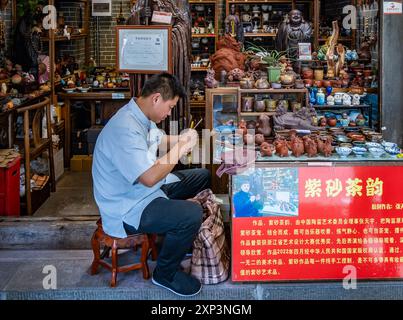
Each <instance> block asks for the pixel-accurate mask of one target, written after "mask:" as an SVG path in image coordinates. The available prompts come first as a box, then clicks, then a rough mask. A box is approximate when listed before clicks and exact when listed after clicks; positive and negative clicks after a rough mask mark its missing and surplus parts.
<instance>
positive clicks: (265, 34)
mask: <svg viewBox="0 0 403 320" xmlns="http://www.w3.org/2000/svg"><path fill="white" fill-rule="evenodd" d="M276 35H277V34H276V33H267V32H256V33H255V32H248V33H245V34H244V36H245V37H276Z"/></svg>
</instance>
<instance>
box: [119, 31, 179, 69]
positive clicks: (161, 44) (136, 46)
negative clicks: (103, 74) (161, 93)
mask: <svg viewBox="0 0 403 320" xmlns="http://www.w3.org/2000/svg"><path fill="white" fill-rule="evenodd" d="M171 39H172V27H171V26H170V25H151V26H117V27H116V66H117V68H118V70H119V71H120V72H128V73H146V74H147V73H160V72H169V73H172V41H171Z"/></svg>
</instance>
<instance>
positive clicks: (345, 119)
mask: <svg viewBox="0 0 403 320" xmlns="http://www.w3.org/2000/svg"><path fill="white" fill-rule="evenodd" d="M340 123H341V125H342V126H343V127H348V124H349V123H350V118H349V117H348V115H347V113H345V112H343V114H342V116H341V119H340Z"/></svg>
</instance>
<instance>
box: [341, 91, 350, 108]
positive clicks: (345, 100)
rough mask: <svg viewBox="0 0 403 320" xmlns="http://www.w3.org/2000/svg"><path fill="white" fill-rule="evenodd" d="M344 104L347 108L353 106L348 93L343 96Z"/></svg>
mask: <svg viewBox="0 0 403 320" xmlns="http://www.w3.org/2000/svg"><path fill="white" fill-rule="evenodd" d="M343 104H344V105H346V106H351V96H350V95H349V94H347V93H345V94H344V95H343Z"/></svg>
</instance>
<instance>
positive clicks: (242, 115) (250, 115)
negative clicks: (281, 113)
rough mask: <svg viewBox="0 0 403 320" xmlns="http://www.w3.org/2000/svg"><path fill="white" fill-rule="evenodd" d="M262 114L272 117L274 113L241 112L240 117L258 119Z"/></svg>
mask: <svg viewBox="0 0 403 320" xmlns="http://www.w3.org/2000/svg"><path fill="white" fill-rule="evenodd" d="M263 114H265V115H268V116H273V115H275V114H276V113H275V112H241V113H240V116H241V117H258V116H261V115H263Z"/></svg>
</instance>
